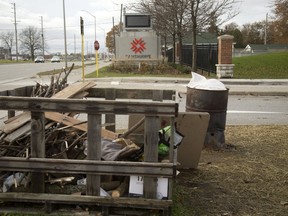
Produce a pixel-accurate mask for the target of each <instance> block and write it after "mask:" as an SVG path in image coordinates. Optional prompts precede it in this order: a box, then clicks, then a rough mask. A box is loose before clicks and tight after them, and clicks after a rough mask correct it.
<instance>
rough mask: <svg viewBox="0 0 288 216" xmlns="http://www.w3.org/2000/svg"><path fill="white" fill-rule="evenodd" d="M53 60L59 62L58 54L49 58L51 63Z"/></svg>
mask: <svg viewBox="0 0 288 216" xmlns="http://www.w3.org/2000/svg"><path fill="white" fill-rule="evenodd" d="M54 62H60V57H59V56H53V57H52V59H51V63H54Z"/></svg>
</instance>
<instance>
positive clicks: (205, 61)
mask: <svg viewBox="0 0 288 216" xmlns="http://www.w3.org/2000/svg"><path fill="white" fill-rule="evenodd" d="M167 57H168V62H173V48H172V49H170V50H168V51H167ZM182 62H183V64H185V65H189V66H192V45H183V46H182ZM217 63H218V44H202V45H199V44H198V45H197V68H198V69H201V70H204V71H207V72H211V73H216V64H217Z"/></svg>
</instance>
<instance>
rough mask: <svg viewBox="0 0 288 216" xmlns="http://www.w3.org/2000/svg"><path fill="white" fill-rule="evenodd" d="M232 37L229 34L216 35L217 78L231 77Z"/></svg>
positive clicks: (232, 67)
mask: <svg viewBox="0 0 288 216" xmlns="http://www.w3.org/2000/svg"><path fill="white" fill-rule="evenodd" d="M233 38H234V37H233V36H231V35H222V36H219V37H218V64H216V73H217V77H218V78H222V77H233V70H234V64H232V46H233Z"/></svg>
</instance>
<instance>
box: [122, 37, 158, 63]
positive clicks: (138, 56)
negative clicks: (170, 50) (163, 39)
mask: <svg viewBox="0 0 288 216" xmlns="http://www.w3.org/2000/svg"><path fill="white" fill-rule="evenodd" d="M160 49H161V46H160V38H159V37H158V36H157V35H156V34H155V33H154V32H121V35H120V37H117V38H116V60H117V59H118V60H125V59H126V60H157V59H159V58H160Z"/></svg>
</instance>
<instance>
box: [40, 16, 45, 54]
mask: <svg viewBox="0 0 288 216" xmlns="http://www.w3.org/2000/svg"><path fill="white" fill-rule="evenodd" d="M41 30H42V35H41V37H42V51H43V57H44V56H45V49H44V31H43V17H42V16H41ZM44 58H45V57H44Z"/></svg>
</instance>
